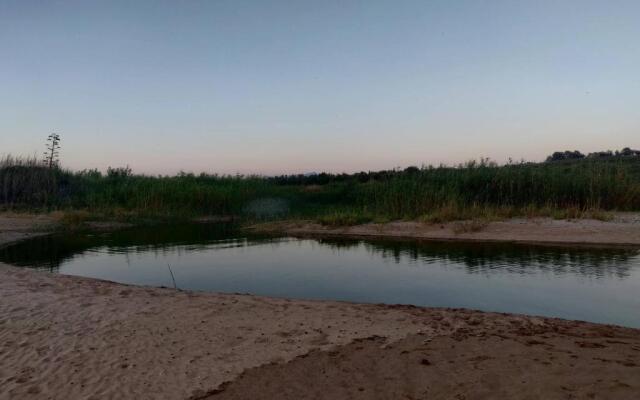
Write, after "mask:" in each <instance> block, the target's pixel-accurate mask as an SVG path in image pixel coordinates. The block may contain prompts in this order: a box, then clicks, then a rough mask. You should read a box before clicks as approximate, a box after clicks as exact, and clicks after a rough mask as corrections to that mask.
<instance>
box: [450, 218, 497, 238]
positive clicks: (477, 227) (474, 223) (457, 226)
mask: <svg viewBox="0 0 640 400" xmlns="http://www.w3.org/2000/svg"><path fill="white" fill-rule="evenodd" d="M488 225H489V221H487V220H484V219H472V220H470V221H459V222H455V223H454V224H453V233H455V234H456V235H459V234H461V233H475V232H480V231H482V230H484V229H485V228H486V227H487V226H488Z"/></svg>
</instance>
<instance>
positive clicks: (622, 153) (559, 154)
mask: <svg viewBox="0 0 640 400" xmlns="http://www.w3.org/2000/svg"><path fill="white" fill-rule="evenodd" d="M639 156H640V150H633V149H630V148H629V147H625V148H624V149H622V150H616V151H611V150H607V151H596V152H593V153H589V154H587V155H586V156H585V155H584V154H582V153H581V152H579V151H578V150H574V151H570V150H566V151H556V152H555V153H553V154H552V155H550V156H549V157H547V162H552V161H563V160H580V159H583V158H591V159H594V158H595V159H602V158H612V157H639Z"/></svg>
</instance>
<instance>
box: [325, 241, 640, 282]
mask: <svg viewBox="0 0 640 400" xmlns="http://www.w3.org/2000/svg"><path fill="white" fill-rule="evenodd" d="M319 243H321V244H323V245H325V246H329V247H331V248H334V249H336V250H349V249H352V248H354V247H358V246H361V245H363V246H364V247H365V248H366V249H367V251H369V252H370V253H371V254H374V255H378V256H380V257H382V258H384V259H388V260H393V262H395V263H396V264H404V263H410V264H442V263H443V262H445V263H450V264H456V265H460V264H461V265H464V266H465V269H466V271H467V272H468V273H480V274H487V275H489V274H492V273H494V272H496V271H495V270H500V272H503V273H505V272H506V273H513V274H537V273H540V272H548V273H552V274H554V275H558V276H562V275H567V274H572V275H580V276H583V277H587V278H604V277H617V278H620V279H624V278H625V277H628V276H629V274H630V269H631V268H633V267H634V266H636V265H637V262H638V256H639V255H640V251H639V250H637V249H630V248H596V249H594V248H586V247H558V246H532V245H523V244H518V245H515V244H509V243H457V242H415V241H368V242H367V241H348V240H342V239H322V240H319Z"/></svg>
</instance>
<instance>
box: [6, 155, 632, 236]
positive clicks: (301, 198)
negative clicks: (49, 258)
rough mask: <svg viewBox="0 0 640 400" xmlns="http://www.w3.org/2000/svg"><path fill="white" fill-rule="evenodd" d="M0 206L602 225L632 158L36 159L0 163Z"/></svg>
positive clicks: (621, 197)
mask: <svg viewBox="0 0 640 400" xmlns="http://www.w3.org/2000/svg"><path fill="white" fill-rule="evenodd" d="M0 206H1V207H3V208H5V209H14V210H30V211H33V210H42V211H50V210H76V211H77V210H83V212H84V213H86V214H88V215H91V216H94V217H95V216H100V217H102V218H105V219H117V220H131V219H136V218H191V217H195V216H202V215H235V216H240V217H245V218H253V219H274V218H282V217H286V218H314V219H317V220H318V221H320V222H322V223H324V224H327V225H350V224H356V223H362V222H368V221H377V222H384V221H387V220H393V219H422V220H424V221H427V222H434V223H437V222H442V221H450V220H457V219H473V218H483V219H488V220H490V219H499V218H508V217H513V216H518V215H524V216H536V215H545V216H552V217H557V218H565V217H570V218H579V217H581V216H591V217H596V218H606V213H603V211H608V210H617V211H638V210H640V157H637V156H633V157H610V158H606V159H581V160H565V161H559V162H545V163H518V164H508V165H502V166H498V165H496V164H494V163H490V162H488V161H486V160H483V161H481V162H470V163H467V164H464V165H459V166H455V167H447V166H440V167H424V168H416V167H410V168H407V169H405V170H392V171H377V172H361V173H357V174H337V175H336V174H317V175H311V176H302V175H295V176H280V177H259V176H218V175H207V174H200V175H194V174H179V175H177V176H146V175H138V174H134V173H133V172H132V171H131V170H130V169H128V168H117V169H109V170H108V171H107V173H105V174H103V173H100V172H98V171H96V170H89V171H86V170H85V171H80V172H73V171H69V170H65V169H60V168H53V169H49V168H46V167H44V166H42V165H41V164H40V163H38V162H37V161H35V160H32V159H24V158H17V159H16V158H12V157H5V158H4V159H3V160H1V161H0Z"/></svg>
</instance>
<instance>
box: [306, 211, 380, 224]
mask: <svg viewBox="0 0 640 400" xmlns="http://www.w3.org/2000/svg"><path fill="white" fill-rule="evenodd" d="M372 220H373V218H372V217H371V216H370V215H366V214H363V213H358V212H354V211H335V212H333V213H329V214H325V215H322V216H320V217H318V218H317V222H318V223H320V224H321V225H323V226H329V227H341V226H353V225H361V224H366V223H368V222H371V221H372Z"/></svg>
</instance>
